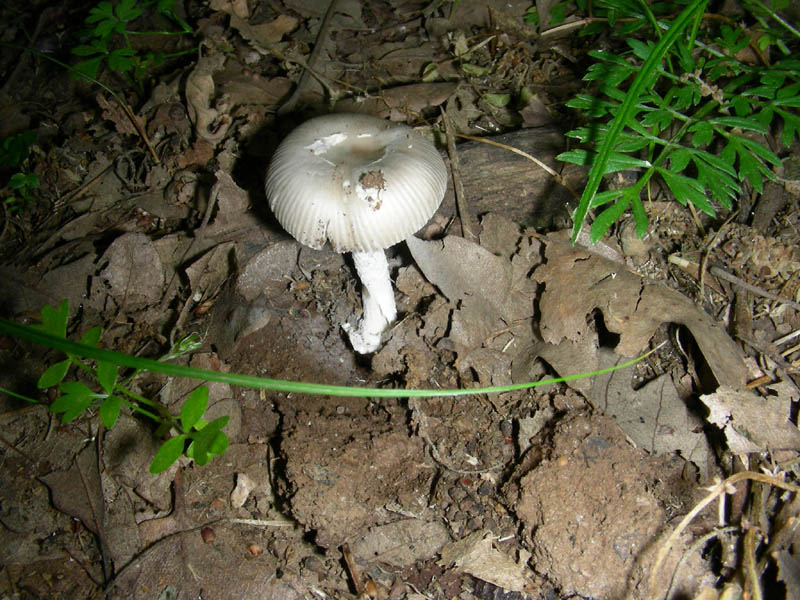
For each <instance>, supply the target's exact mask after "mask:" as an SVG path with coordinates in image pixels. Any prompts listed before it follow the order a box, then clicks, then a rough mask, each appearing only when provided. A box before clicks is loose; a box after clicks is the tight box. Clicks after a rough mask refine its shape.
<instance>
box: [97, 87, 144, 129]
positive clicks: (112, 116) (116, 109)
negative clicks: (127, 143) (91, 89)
mask: <svg viewBox="0 0 800 600" xmlns="http://www.w3.org/2000/svg"><path fill="white" fill-rule="evenodd" d="M95 99H96V100H97V105H98V106H99V107H100V108H101V109H102V110H103V118H104V119H106V120H108V121H111V122H112V123H114V128H115V129H116V130H117V133H122V134H127V135H139V132H138V131H136V127H135V126H134V124H133V123H131V120H130V118H129V117H128V114H127V113H126V112H125V111H124V110H123V109H122V107H121V106H120V105H119V104H117V103H116V102H115V101H109V100H107V99H106V97H105V96H103V94H101V93H100V92H98V93H97V94H96V95H95ZM134 118H135V119H136V121H137V122H138V123H139V126H140V127H141V129H142V131H144V127H145V124H146V123H147V120H146V119H145V118H144V117H143V116H141V115H134Z"/></svg>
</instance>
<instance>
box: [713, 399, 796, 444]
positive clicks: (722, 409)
mask: <svg viewBox="0 0 800 600" xmlns="http://www.w3.org/2000/svg"><path fill="white" fill-rule="evenodd" d="M773 387H774V386H773ZM775 391H776V395H775V396H774V397H773V396H770V397H767V398H762V397H760V396H758V395H756V394H755V393H753V392H742V391H737V390H733V389H730V388H728V387H723V388H720V389H718V390H717V391H716V392H714V393H713V394H706V395H705V396H700V400H702V401H703V403H704V404H705V405H706V406H708V408H709V409H710V410H711V414H710V415H709V417H708V420H709V421H710V422H711V423H713V424H714V425H716V426H717V427H720V428H721V429H722V430H723V431H724V432H725V437H726V439H727V441H728V447H729V448H730V450H731V452H734V453H736V454H747V453H749V452H762V451H765V450H800V430H798V428H797V426H796V425H795V424H794V423H792V422H791V421H789V415H790V411H791V406H792V402H797V400H798V390H797V388H795V387H794V386H792V385H791V384H787V385H783V386H780V385H779V387H778V388H777V389H775Z"/></svg>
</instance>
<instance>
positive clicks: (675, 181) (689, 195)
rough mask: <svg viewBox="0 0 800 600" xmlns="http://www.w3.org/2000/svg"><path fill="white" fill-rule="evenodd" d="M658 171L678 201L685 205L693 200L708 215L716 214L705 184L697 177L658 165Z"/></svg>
mask: <svg viewBox="0 0 800 600" xmlns="http://www.w3.org/2000/svg"><path fill="white" fill-rule="evenodd" d="M656 171H657V172H658V174H659V175H661V177H662V178H663V179H664V181H665V182H666V183H667V186H668V187H669V189H670V191H671V192H672V194H673V195H674V196H675V199H676V200H677V201H678V202H680V203H681V204H683V205H684V206H686V202H687V201H688V202H691V203H692V204H694V205H695V206H696V207H697V208H699V209H700V210H702V211H703V212H704V213H706V214H707V215H711V216H712V217H713V216H715V215H716V212H715V211H714V208H713V207H712V206H711V203H710V202H709V201H708V198H707V197H706V193H705V190H704V189H703V185H702V184H701V183H699V182H698V181H697V180H696V179H691V178H689V177H685V176H683V175H678V174H676V173H672V172H670V171H668V170H667V169H663V168H661V167H656Z"/></svg>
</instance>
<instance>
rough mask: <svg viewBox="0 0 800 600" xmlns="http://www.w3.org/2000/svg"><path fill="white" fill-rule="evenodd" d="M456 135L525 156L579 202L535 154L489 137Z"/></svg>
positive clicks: (574, 193)
mask: <svg viewBox="0 0 800 600" xmlns="http://www.w3.org/2000/svg"><path fill="white" fill-rule="evenodd" d="M456 137H460V138H463V139H465V140H472V141H473V142H480V143H481V144H489V145H490V146H496V147H498V148H503V149H504V150H508V151H509V152H513V153H514V154H519V155H520V156H523V157H525V158H527V159H528V160H529V161H531V162H532V163H534V164H535V165H536V166H538V167H539V168H541V169H543V170H544V171H545V172H546V173H547V174H548V175H550V176H552V177H553V179H555V180H556V182H557V183H558V184H559V185H561V186H563V187H564V188H566V190H567V191H568V192H569V193H570V194H572V197H573V198H575V200H577V201H579V202H580V199H581V196H580V194H578V193H577V192H576V191H575V190H573V189H572V188H571V187H570V186H569V184H568V183H567V182H566V181H564V178H563V177H561V175H559V173H558V172H557V171H555V170H554V169H552V168H551V167H549V166H547V165H546V164H545V163H543V162H542V161H540V160H539V159H538V158H536V157H535V156H532V155H530V154H528V153H527V152H525V151H524V150H520V149H519V148H514V146H509V145H508V144H501V143H500V142H495V141H492V140H489V139H486V138H483V137H478V136H475V135H467V134H464V133H457V134H456Z"/></svg>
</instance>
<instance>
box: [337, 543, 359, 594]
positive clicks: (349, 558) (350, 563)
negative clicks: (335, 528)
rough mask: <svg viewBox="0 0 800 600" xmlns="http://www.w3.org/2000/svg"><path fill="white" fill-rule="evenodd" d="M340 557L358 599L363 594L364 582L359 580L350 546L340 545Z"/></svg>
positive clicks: (346, 544)
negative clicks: (345, 566) (342, 559)
mask: <svg viewBox="0 0 800 600" xmlns="http://www.w3.org/2000/svg"><path fill="white" fill-rule="evenodd" d="M342 556H343V557H344V563H345V565H347V571H348V572H349V573H350V579H352V580H353V587H354V588H355V589H356V595H357V596H358V597H359V598H360V597H361V595H362V594H363V593H364V581H363V580H362V579H361V573H360V572H359V571H358V565H356V561H355V558H353V553H352V552H351V551H350V546H349V545H348V543H347V542H345V543H344V544H342Z"/></svg>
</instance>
